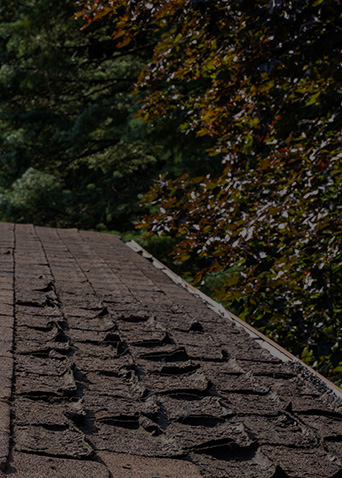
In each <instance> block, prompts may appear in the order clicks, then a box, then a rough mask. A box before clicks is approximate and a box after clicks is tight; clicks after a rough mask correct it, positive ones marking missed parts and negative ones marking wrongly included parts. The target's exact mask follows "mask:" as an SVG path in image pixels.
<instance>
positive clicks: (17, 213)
mask: <svg viewBox="0 0 342 478" xmlns="http://www.w3.org/2000/svg"><path fill="white" fill-rule="evenodd" d="M72 15H73V5H72V4H71V3H70V2H67V1H60V2H53V1H52V0H29V1H22V2H13V0H5V1H4V2H2V3H1V6H0V18H1V21H0V56H1V65H2V66H1V70H0V188H1V191H0V192H1V196H0V211H1V215H2V218H3V219H7V220H15V221H26V222H27V221H29V222H35V223H39V224H42V223H43V224H49V225H61V226H70V225H76V226H79V227H83V228H89V227H106V228H112V229H118V228H119V227H126V228H127V227H129V226H130V224H131V222H132V221H133V220H134V217H135V216H136V214H137V211H138V212H140V210H139V208H138V207H137V202H138V201H137V196H138V195H139V194H141V193H142V191H144V189H146V184H147V182H148V181H147V176H148V175H147V174H146V171H147V169H151V170H152V171H153V170H154V168H155V167H156V163H157V159H156V154H155V151H154V150H153V148H151V147H150V146H149V145H148V143H147V142H145V136H147V134H148V128H147V127H145V126H144V125H143V124H142V123H141V122H140V121H138V120H136V119H134V118H133V113H134V110H135V109H136V106H135V103H134V101H133V100H132V97H131V94H130V93H131V90H132V88H133V85H134V83H135V81H136V79H137V76H138V73H139V71H140V69H141V68H142V66H143V65H144V64H145V62H146V58H147V57H148V55H149V47H148V46H146V47H144V48H140V49H137V50H135V51H133V50H132V49H128V50H127V51H125V52H122V51H119V52H118V51H117V49H116V47H115V45H114V44H113V42H112V39H111V34H110V33H108V32H107V31H106V27H105V26H104V25H102V28H101V29H97V28H93V29H92V31H88V32H87V34H86V33H85V32H82V31H81V30H80V28H81V24H80V22H78V24H77V23H75V21H73V20H72ZM132 138H134V139H135V141H134V144H133V141H132ZM57 185H58V191H59V192H58V195H57V196H56V187H57ZM118 190H119V191H120V194H117V192H116V191H118ZM38 192H39V194H38ZM57 198H58V200H57Z"/></svg>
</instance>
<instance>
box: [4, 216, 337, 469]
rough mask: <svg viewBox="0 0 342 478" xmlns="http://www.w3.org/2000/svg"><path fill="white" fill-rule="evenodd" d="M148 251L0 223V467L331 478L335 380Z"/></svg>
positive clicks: (111, 240)
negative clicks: (297, 359)
mask: <svg viewBox="0 0 342 478" xmlns="http://www.w3.org/2000/svg"><path fill="white" fill-rule="evenodd" d="M154 263H155V260H154V259H153V258H151V257H149V260H147V259H145V258H144V257H143V256H142V255H139V254H138V253H137V252H133V251H132V250H131V249H130V248H128V247H127V246H126V245H125V244H123V243H122V242H121V241H120V239H119V238H118V237H116V236H112V235H107V234H98V233H95V232H79V231H77V230H76V229H72V230H58V229H52V228H40V227H34V226H29V225H18V226H14V225H12V224H5V223H0V326H1V332H2V333H1V337H0V360H1V368H0V383H1V387H0V469H1V470H3V472H1V471H0V476H2V475H1V473H3V475H4V476H7V475H9V476H11V478H23V477H25V478H26V477H30V478H38V477H39V478H40V477H43V476H46V477H49V476H51V477H55V476H58V477H61V478H62V477H65V478H72V477H73V476H75V477H76V476H96V477H98V478H102V477H106V478H107V477H108V478H109V477H110V476H113V477H116V476H120V478H126V477H129V478H136V477H140V476H141V477H148V478H151V476H155V477H157V476H158V477H159V476H160V477H164V476H165V477H166V476H168V477H171V478H178V477H180V476H184V477H186V478H191V477H193V478H200V477H202V478H209V477H210V478H223V477H225V478H226V477H232V478H233V477H234V478H236V477H239V478H303V477H305V478H318V477H320V478H340V477H341V476H342V453H341V449H342V401H341V399H340V398H339V397H338V394H337V395H336V394H335V395H333V393H332V391H331V389H330V388H329V386H328V385H327V384H326V383H325V382H323V380H322V379H320V378H319V377H318V376H315V375H314V374H313V373H311V372H309V371H307V369H305V367H304V366H303V365H301V364H297V365H296V364H295V363H294V360H291V359H290V358H287V355H286V354H285V353H280V354H279V353H274V354H273V355H272V353H270V352H272V350H273V349H272V347H273V345H272V344H270V343H268V350H265V348H262V347H261V345H260V343H261V342H262V340H263V339H262V338H260V336H259V335H258V333H256V332H255V333H254V332H251V331H247V329H246V328H245V327H244V326H242V325H241V323H239V322H238V321H234V320H231V319H230V316H229V317H228V316H224V314H223V315H222V314H221V312H220V313H218V312H217V311H215V310H214V309H215V307H214V305H213V304H212V303H210V304H209V305H210V307H211V309H209V308H208V306H207V305H206V304H205V303H203V301H202V299H203V297H202V299H201V298H197V297H195V293H190V292H189V290H186V288H183V287H181V285H179V284H175V283H174V282H172V281H171V279H170V278H169V277H168V276H172V273H170V271H166V272H167V274H168V276H167V275H166V274H164V273H163V266H161V265H160V264H158V269H157V268H156V267H154V265H153V264H154ZM176 282H179V283H180V282H181V281H180V279H179V278H177V280H176ZM274 350H276V349H274ZM284 357H286V360H287V361H283V358H284ZM13 365H14V375H13ZM10 417H11V421H10ZM78 468H79V474H76V475H75V473H74V471H75V469H78ZM163 473H164V474H163Z"/></svg>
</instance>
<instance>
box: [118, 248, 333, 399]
mask: <svg viewBox="0 0 342 478" xmlns="http://www.w3.org/2000/svg"><path fill="white" fill-rule="evenodd" d="M125 244H126V246H128V247H129V248H130V249H132V250H133V251H134V252H136V253H138V254H140V255H142V256H143V257H145V258H146V259H147V260H149V261H150V262H151V263H152V265H153V266H154V267H156V268H157V269H159V270H161V271H162V272H163V273H164V274H166V275H167V276H168V277H169V278H170V279H171V280H172V281H173V282H174V283H176V284H178V285H180V286H182V287H184V288H185V289H187V290H188V292H190V294H192V295H195V296H196V297H199V298H200V299H201V300H202V301H203V302H204V303H206V304H207V306H208V307H209V309H211V310H213V311H214V312H215V313H216V314H218V315H220V316H221V317H225V318H226V319H228V320H229V321H230V322H232V323H234V324H235V325H236V326H237V327H242V328H243V329H245V331H246V332H247V333H248V334H249V335H250V336H251V337H253V338H254V339H255V340H256V341H257V342H258V343H259V344H260V346H261V347H263V348H264V349H266V350H268V351H269V352H270V354H272V355H273V356H274V357H276V358H278V359H279V360H281V361H283V362H292V363H297V364H300V365H301V366H302V367H304V368H305V369H306V370H307V371H309V372H310V373H311V374H313V375H314V376H315V377H316V378H317V377H318V378H319V379H320V380H321V381H322V382H324V385H325V386H326V387H327V389H328V390H329V391H330V392H333V393H334V394H335V395H336V396H337V397H338V398H340V399H341V400H342V389H341V388H339V387H338V386H337V385H335V384H334V383H332V382H331V381H330V380H328V379H327V378H326V377H324V376H323V375H321V374H320V373H318V372H317V371H316V370H314V369H313V368H312V367H310V366H309V365H307V364H306V363H305V362H303V361H302V360H301V359H299V358H298V357H296V356H294V355H293V354H291V353H290V352H288V351H287V350H286V349H284V348H283V347H282V346H281V345H279V344H277V343H276V342H274V341H273V340H272V339H270V338H269V337H267V336H266V335H264V334H263V333H262V332H259V331H258V330H257V329H255V328H254V327H252V326H251V325H249V324H248V323H247V322H245V321H243V320H242V319H240V318H239V317H237V316H236V315H234V314H232V313H231V312H229V311H228V310H226V309H225V308H224V307H223V305H221V304H219V303H218V302H216V301H215V300H213V299H211V298H210V297H208V296H207V295H206V294H204V293H203V292H201V291H200V290H198V289H196V288H195V287H194V286H192V285H191V284H189V283H188V282H186V281H185V280H184V279H182V278H181V277H180V276H178V275H177V274H176V273H175V272H173V271H172V270H171V269H169V268H168V267H167V266H165V265H164V264H163V263H162V262H160V261H159V260H158V259H156V258H155V257H154V256H152V254H150V253H149V252H147V251H146V250H145V249H144V248H143V247H141V246H140V245H139V244H138V243H137V242H135V241H134V240H131V241H129V242H126V243H125Z"/></svg>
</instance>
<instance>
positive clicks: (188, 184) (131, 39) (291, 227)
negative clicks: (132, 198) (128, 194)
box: [78, 0, 342, 382]
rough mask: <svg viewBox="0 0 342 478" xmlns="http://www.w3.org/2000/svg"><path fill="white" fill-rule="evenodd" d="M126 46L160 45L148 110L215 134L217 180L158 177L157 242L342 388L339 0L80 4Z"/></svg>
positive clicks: (145, 113)
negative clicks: (163, 239) (170, 242)
mask: <svg viewBox="0 0 342 478" xmlns="http://www.w3.org/2000/svg"><path fill="white" fill-rule="evenodd" d="M78 3H79V4H82V5H83V6H85V7H86V10H83V11H81V14H83V15H86V16H87V18H86V20H87V21H88V23H89V24H97V20H99V19H103V18H104V17H105V18H110V19H111V21H112V22H113V31H114V40H115V42H116V45H117V46H118V47H120V46H122V47H124V48H126V47H127V46H128V45H136V44H138V42H139V41H142V39H145V38H150V39H151V40H153V42H154V44H155V46H154V51H153V57H152V60H151V61H150V62H149V63H148V65H147V66H146V67H145V68H143V69H142V71H141V73H140V76H139V80H138V82H137V85H136V90H135V91H136V92H137V93H138V94H139V95H141V97H142V98H143V100H142V106H141V109H140V112H139V116H140V118H142V119H145V120H148V121H151V122H156V121H160V119H161V118H163V119H169V118H175V117H178V118H180V119H181V124H180V129H181V130H182V131H183V132H185V133H189V132H195V133H196V134H197V136H199V137H206V136H208V137H210V138H211V139H212V140H213V141H214V144H213V145H212V146H211V147H210V149H209V150H210V154H212V155H213V162H215V163H216V164H218V163H220V162H221V161H222V169H221V172H220V174H217V175H214V176H213V175H206V176H203V175H201V176H200V175H199V176H198V177H194V176H191V175H190V176H189V175H182V176H180V177H179V178H178V179H168V178H167V177H166V176H162V177H161V178H160V179H159V180H157V181H156V182H155V185H154V187H153V188H152V189H151V191H150V193H149V194H148V195H147V196H146V203H148V204H150V205H152V206H153V207H154V210H153V214H150V215H149V216H146V217H145V219H144V220H143V221H142V223H141V227H142V228H145V230H146V231H147V234H148V235H158V234H159V235H167V236H170V237H174V238H175V240H176V241H177V246H176V248H175V250H174V255H175V258H176V260H178V261H180V262H183V263H185V264H188V270H189V277H190V278H192V280H193V281H194V283H196V284H198V285H201V286H202V287H204V288H205V287H207V288H208V287H215V284H216V296H217V297H218V298H219V299H220V300H222V301H223V302H224V303H225V304H226V305H227V306H228V307H229V308H231V309H233V311H236V312H238V313H239V314H240V315H241V316H243V317H245V318H246V320H248V321H250V322H251V323H253V324H254V325H256V326H258V327H259V328H260V329H261V330H263V331H264V332H266V333H268V334H269V335H271V336H272V337H273V338H275V339H276V340H277V341H279V342H280V343H283V344H284V345H285V346H286V347H287V348H289V349H292V350H293V351H294V352H295V353H296V354H297V355H299V356H301V357H302V358H303V359H304V360H306V361H307V362H308V363H310V364H312V365H314V366H315V367H317V368H318V369H319V370H320V371H321V372H323V373H325V374H328V375H330V376H332V377H333V378H334V379H335V380H336V381H340V382H341V378H339V377H341V371H342V352H341V342H342V329H341V327H342V325H341V317H340V311H341V291H342V272H341V266H342V256H341V234H342V219H341V204H342V201H341V199H342V198H341V176H342V164H341V163H342V161H341V159H342V148H341V143H342V136H341V130H342V128H341V126H342V109H341V104H342V103H341V95H342V88H341V81H342V70H341V59H342V58H341V51H342V50H341V45H342V30H341V13H342V9H341V2H340V1H337V0H317V1H312V0H300V1H296V2H294V1H291V0H284V1H281V2H280V1H271V2H269V1H267V2H266V1H258V2H249V1H248V0H243V1H240V2H226V1H224V0H218V1H216V2H210V1H204V0H202V1H193V0H172V1H171V0H170V1H163V2H160V1H154V0H151V1H149V2H147V3H146V2H138V1H135V0H125V1H120V2H118V1H111V2H105V1H101V0H98V1H95V2H94V1H93V2H89V1H83V2H78Z"/></svg>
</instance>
